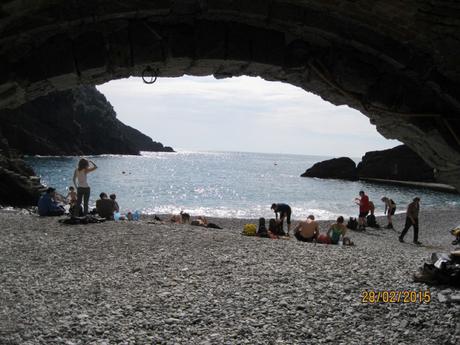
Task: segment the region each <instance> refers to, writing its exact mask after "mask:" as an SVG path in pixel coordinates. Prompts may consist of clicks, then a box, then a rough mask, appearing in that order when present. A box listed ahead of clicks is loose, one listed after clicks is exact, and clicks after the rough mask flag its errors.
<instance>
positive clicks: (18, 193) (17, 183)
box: [0, 134, 45, 207]
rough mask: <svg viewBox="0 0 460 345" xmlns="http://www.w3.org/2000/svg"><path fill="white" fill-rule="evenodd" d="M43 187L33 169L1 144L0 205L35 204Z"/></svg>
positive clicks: (21, 205)
mask: <svg viewBox="0 0 460 345" xmlns="http://www.w3.org/2000/svg"><path fill="white" fill-rule="evenodd" d="M1 139H2V137H1V134H0V141H1ZM44 189H45V187H43V186H42V185H41V184H40V179H39V178H38V177H36V176H35V172H34V171H33V169H32V168H31V167H29V166H28V165H27V164H25V163H24V161H23V160H22V159H20V158H18V157H15V156H14V153H13V152H11V151H9V150H8V148H7V147H6V146H3V149H2V152H1V153H0V205H2V206H3V205H11V206H20V207H25V206H31V205H36V204H37V201H38V198H39V197H40V194H41V192H43V190H44Z"/></svg>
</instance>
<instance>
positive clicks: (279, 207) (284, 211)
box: [271, 204, 292, 236]
mask: <svg viewBox="0 0 460 345" xmlns="http://www.w3.org/2000/svg"><path fill="white" fill-rule="evenodd" d="M271 209H272V210H273V211H274V212H275V219H276V221H277V222H278V223H279V224H280V227H281V230H282V229H283V222H284V218H286V223H287V226H288V231H287V235H288V236H289V231H290V230H291V214H292V210H291V206H289V205H287V204H272V207H271ZM278 213H279V214H280V219H279V220H278Z"/></svg>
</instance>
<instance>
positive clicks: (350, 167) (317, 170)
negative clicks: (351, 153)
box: [300, 157, 357, 180]
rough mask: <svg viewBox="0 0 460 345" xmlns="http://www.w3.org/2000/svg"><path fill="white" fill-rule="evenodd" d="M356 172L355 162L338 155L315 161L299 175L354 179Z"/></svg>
mask: <svg viewBox="0 0 460 345" xmlns="http://www.w3.org/2000/svg"><path fill="white" fill-rule="evenodd" d="M356 172H357V171H356V163H355V162H354V161H353V160H352V159H351V158H348V157H340V158H333V159H328V160H325V161H322V162H319V163H316V164H314V165H313V166H312V167H311V168H309V169H307V171H305V172H304V173H303V174H302V175H300V176H302V177H319V178H336V179H345V180H356V179H357V174H356Z"/></svg>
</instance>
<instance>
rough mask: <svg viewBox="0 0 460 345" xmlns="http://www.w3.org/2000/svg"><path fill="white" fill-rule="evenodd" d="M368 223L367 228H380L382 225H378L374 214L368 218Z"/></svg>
mask: <svg viewBox="0 0 460 345" xmlns="http://www.w3.org/2000/svg"><path fill="white" fill-rule="evenodd" d="M366 223H367V226H370V227H371V228H380V225H379V224H377V221H376V219H375V216H374V215H373V214H370V215H368V216H367V217H366Z"/></svg>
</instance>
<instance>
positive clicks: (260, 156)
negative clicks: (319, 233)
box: [26, 151, 460, 219]
mask: <svg viewBox="0 0 460 345" xmlns="http://www.w3.org/2000/svg"><path fill="white" fill-rule="evenodd" d="M89 158H90V159H92V160H93V161H94V162H95V163H96V165H97V166H98V169H97V170H96V171H94V172H92V173H91V174H89V175H88V182H89V184H90V186H91V198H90V204H94V203H95V201H96V200H97V199H98V197H99V194H100V193H101V192H105V193H107V194H111V193H115V194H116V195H117V201H118V203H119V205H120V208H121V212H122V213H126V212H128V211H135V210H139V211H140V212H142V213H148V214H164V213H179V212H180V211H181V210H183V211H185V212H188V213H190V214H192V215H205V216H210V217H235V218H258V217H266V218H270V217H273V211H271V210H270V206H271V204H272V203H274V202H275V203H280V202H283V203H287V204H289V205H290V206H291V207H292V210H293V218H295V219H300V218H305V217H306V216H308V215H309V214H313V215H315V216H316V217H317V218H318V219H335V218H336V217H337V216H338V215H343V216H345V217H349V216H356V215H357V213H358V207H357V205H356V204H355V203H354V198H356V197H357V196H358V192H359V191H360V190H364V191H365V192H366V194H368V195H369V198H370V200H371V201H373V202H374V203H375V206H376V214H377V215H381V214H383V207H384V205H383V203H382V202H381V201H380V198H381V196H383V195H386V196H388V197H390V198H392V199H393V200H394V201H395V202H396V203H397V205H398V207H397V211H399V212H404V211H405V209H406V206H407V204H408V203H409V202H410V201H412V199H413V198H414V197H415V196H419V197H420V198H421V207H422V209H423V207H426V208H452V207H455V208H456V207H458V208H460V196H458V195H455V194H448V193H442V192H436V191H430V190H426V189H419V188H410V187H400V186H389V185H379V184H373V183H368V182H362V181H342V180H333V179H316V178H304V177H300V174H302V173H303V172H304V171H305V170H306V169H307V168H309V167H311V166H312V165H313V164H314V163H316V162H319V161H322V160H325V159H328V158H331V157H320V156H305V155H288V154H265V153H241V152H186V151H182V152H177V153H152V152H143V153H142V155H140V156H118V155H103V156H94V157H89ZM78 159H79V157H27V158H26V160H27V162H28V163H29V164H31V165H32V167H33V168H34V169H35V172H36V173H37V175H39V176H40V177H41V179H42V183H44V184H45V185H47V186H52V187H55V188H56V189H57V190H58V192H60V193H61V194H63V195H66V194H67V188H68V187H69V186H71V185H72V177H73V172H74V169H75V167H76V165H77V162H78ZM356 161H358V159H356Z"/></svg>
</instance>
